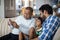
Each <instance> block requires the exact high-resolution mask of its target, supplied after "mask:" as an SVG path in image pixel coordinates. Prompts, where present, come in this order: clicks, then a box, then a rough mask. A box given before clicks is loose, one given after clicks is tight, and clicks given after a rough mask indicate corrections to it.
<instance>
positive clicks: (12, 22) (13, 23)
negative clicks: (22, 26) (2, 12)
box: [8, 19, 19, 28]
mask: <svg viewBox="0 0 60 40" xmlns="http://www.w3.org/2000/svg"><path fill="white" fill-rule="evenodd" d="M9 22H10V24H11V25H12V26H13V27H15V28H19V26H18V25H17V23H16V22H15V21H12V20H11V19H9ZM8 24H9V23H8ZM10 24H9V25H10Z"/></svg>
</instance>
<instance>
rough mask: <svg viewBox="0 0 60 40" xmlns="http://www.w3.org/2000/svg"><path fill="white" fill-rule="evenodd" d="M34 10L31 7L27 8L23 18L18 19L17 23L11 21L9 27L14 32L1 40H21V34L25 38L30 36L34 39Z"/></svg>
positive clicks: (0, 39)
mask: <svg viewBox="0 0 60 40" xmlns="http://www.w3.org/2000/svg"><path fill="white" fill-rule="evenodd" d="M32 14H33V9H32V8H31V7H26V10H25V12H24V14H23V15H22V16H19V17H17V18H16V20H15V21H12V20H9V21H10V23H9V26H10V27H11V26H13V27H11V29H12V32H11V33H10V34H8V35H6V36H3V37H1V38H0V40H20V34H19V31H20V33H23V34H24V35H25V36H29V39H31V38H33V37H32V36H33V32H34V27H35V26H34V25H35V19H34V18H32Z"/></svg>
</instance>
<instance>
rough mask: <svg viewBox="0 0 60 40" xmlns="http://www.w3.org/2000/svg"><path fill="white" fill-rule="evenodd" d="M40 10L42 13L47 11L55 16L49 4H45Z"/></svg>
mask: <svg viewBox="0 0 60 40" xmlns="http://www.w3.org/2000/svg"><path fill="white" fill-rule="evenodd" d="M39 10H41V11H42V12H44V10H46V11H47V12H48V14H53V9H52V7H51V6H50V5H49V4H44V5H42V6H41V7H40V8H39Z"/></svg>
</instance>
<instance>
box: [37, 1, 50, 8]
mask: <svg viewBox="0 0 60 40" xmlns="http://www.w3.org/2000/svg"><path fill="white" fill-rule="evenodd" d="M43 4H50V1H49V0H36V7H37V9H39V7H40V6H41V5H43Z"/></svg>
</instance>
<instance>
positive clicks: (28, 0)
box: [0, 0, 60, 18]
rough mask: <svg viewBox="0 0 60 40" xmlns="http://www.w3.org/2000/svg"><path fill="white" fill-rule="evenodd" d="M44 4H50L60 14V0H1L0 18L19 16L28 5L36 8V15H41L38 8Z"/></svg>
mask: <svg viewBox="0 0 60 40" xmlns="http://www.w3.org/2000/svg"><path fill="white" fill-rule="evenodd" d="M43 4H50V5H51V6H52V7H53V9H54V11H55V12H57V13H58V14H60V0H0V18H12V17H16V16H19V15H21V14H22V11H23V10H24V8H25V7H28V6H30V7H32V8H33V9H34V12H33V15H34V16H39V10H38V9H39V7H40V6H41V5H43ZM55 12H54V13H53V14H54V15H55Z"/></svg>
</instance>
